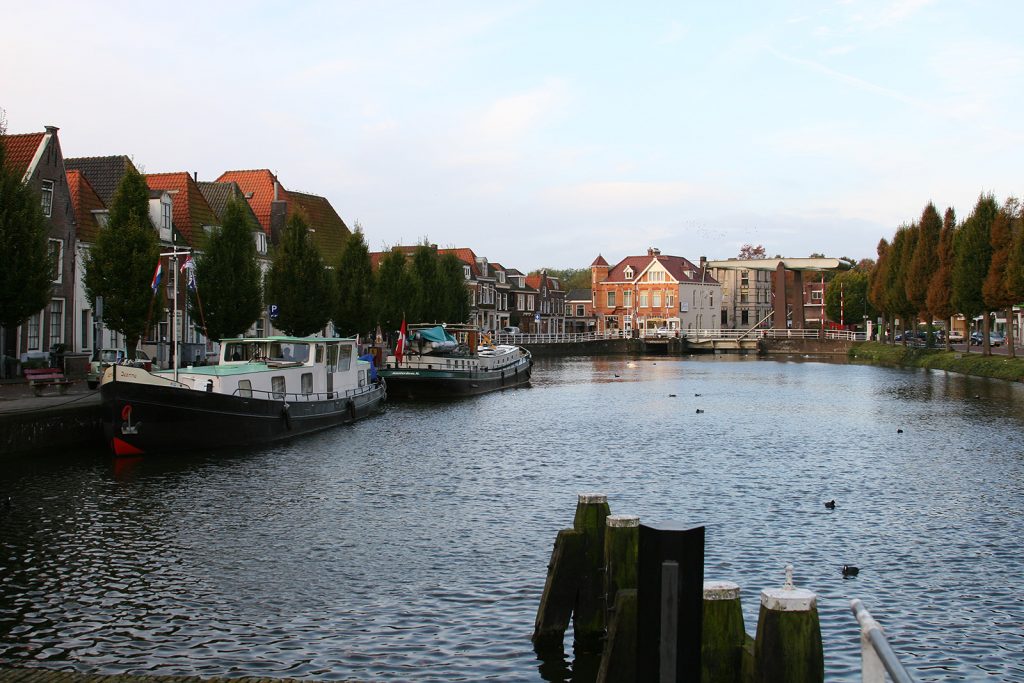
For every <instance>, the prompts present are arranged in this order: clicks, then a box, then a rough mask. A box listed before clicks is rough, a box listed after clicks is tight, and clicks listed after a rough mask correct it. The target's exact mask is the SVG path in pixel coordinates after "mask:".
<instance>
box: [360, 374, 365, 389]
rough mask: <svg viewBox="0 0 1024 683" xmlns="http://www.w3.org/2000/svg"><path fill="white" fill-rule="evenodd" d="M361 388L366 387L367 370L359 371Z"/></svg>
mask: <svg viewBox="0 0 1024 683" xmlns="http://www.w3.org/2000/svg"><path fill="white" fill-rule="evenodd" d="M359 386H361V387H365V386H366V370H360V371H359Z"/></svg>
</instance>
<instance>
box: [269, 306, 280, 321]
mask: <svg viewBox="0 0 1024 683" xmlns="http://www.w3.org/2000/svg"><path fill="white" fill-rule="evenodd" d="M277 312H278V311H277V304H270V308H268V309H267V313H269V314H270V317H271V318H272V319H274V320H277Z"/></svg>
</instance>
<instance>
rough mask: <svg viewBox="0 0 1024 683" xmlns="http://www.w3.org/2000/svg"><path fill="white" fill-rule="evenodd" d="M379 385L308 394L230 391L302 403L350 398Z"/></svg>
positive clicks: (370, 390) (234, 394) (249, 390)
mask: <svg viewBox="0 0 1024 683" xmlns="http://www.w3.org/2000/svg"><path fill="white" fill-rule="evenodd" d="M379 386H380V385H378V384H372V383H371V384H367V385H366V386H364V387H357V388H356V389H346V390H344V391H341V390H340V389H339V390H338V391H320V392H311V393H308V394H303V393H294V392H284V391H267V390H265V389H235V390H234V392H232V396H237V397H240V398H256V399H259V400H261V401H271V400H272V401H287V402H291V403H302V402H309V401H333V400H343V399H347V398H352V397H354V396H360V395H362V394H367V393H370V392H372V391H375V390H376V389H377V388H378V387H379Z"/></svg>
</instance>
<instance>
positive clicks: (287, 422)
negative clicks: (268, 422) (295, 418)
mask: <svg viewBox="0 0 1024 683" xmlns="http://www.w3.org/2000/svg"><path fill="white" fill-rule="evenodd" d="M289 407H290V406H289V405H288V404H287V403H285V404H284V405H283V406H281V417H283V418H284V426H285V427H286V428H287V429H288V431H291V428H292V414H291V412H289Z"/></svg>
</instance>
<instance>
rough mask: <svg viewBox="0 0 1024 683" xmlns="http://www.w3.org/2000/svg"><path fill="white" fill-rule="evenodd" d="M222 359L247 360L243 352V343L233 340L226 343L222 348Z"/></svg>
mask: <svg viewBox="0 0 1024 683" xmlns="http://www.w3.org/2000/svg"><path fill="white" fill-rule="evenodd" d="M224 360H226V361H241V360H248V357H247V355H246V353H245V344H241V343H238V342H235V343H233V344H228V345H227V348H225V349H224Z"/></svg>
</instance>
